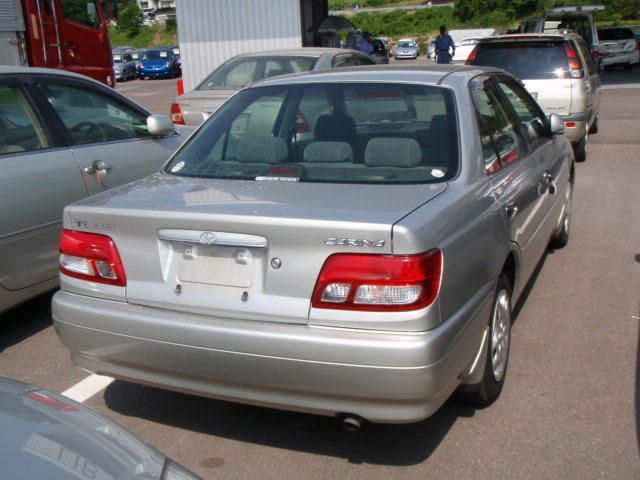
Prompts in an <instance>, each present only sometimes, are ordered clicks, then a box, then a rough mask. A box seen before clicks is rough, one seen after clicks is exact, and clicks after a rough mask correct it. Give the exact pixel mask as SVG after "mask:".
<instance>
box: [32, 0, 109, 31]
mask: <svg viewBox="0 0 640 480" xmlns="http://www.w3.org/2000/svg"><path fill="white" fill-rule="evenodd" d="M44 3H45V4H46V3H47V2H44ZM61 3H62V13H64V16H65V17H66V18H67V19H69V20H71V21H72V22H75V23H79V24H81V25H85V26H87V27H91V28H98V27H100V17H99V16H98V7H96V2H95V1H94V0H61Z"/></svg>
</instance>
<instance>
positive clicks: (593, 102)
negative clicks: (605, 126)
mask: <svg viewBox="0 0 640 480" xmlns="http://www.w3.org/2000/svg"><path fill="white" fill-rule="evenodd" d="M576 45H577V46H578V51H579V52H580V56H581V57H582V60H581V62H582V65H583V67H582V70H583V71H584V78H585V93H586V100H587V113H588V114H589V125H591V124H592V123H593V122H594V121H595V118H596V115H598V112H599V110H600V101H601V97H602V83H601V81H600V74H598V70H597V68H596V65H595V63H594V61H593V58H592V57H591V55H590V53H589V48H588V47H587V44H586V43H585V41H584V40H582V39H581V38H579V39H577V40H576Z"/></svg>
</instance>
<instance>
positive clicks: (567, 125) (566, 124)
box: [564, 122, 576, 128]
mask: <svg viewBox="0 0 640 480" xmlns="http://www.w3.org/2000/svg"><path fill="white" fill-rule="evenodd" d="M564 126H565V127H567V128H573V127H575V126H576V122H566V123H565V124H564Z"/></svg>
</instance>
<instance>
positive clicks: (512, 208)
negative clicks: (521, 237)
mask: <svg viewBox="0 0 640 480" xmlns="http://www.w3.org/2000/svg"><path fill="white" fill-rule="evenodd" d="M504 211H505V213H506V214H507V219H509V220H513V219H514V218H516V215H517V214H518V205H517V204H516V202H514V201H511V202H509V203H507V204H506V205H505V207H504Z"/></svg>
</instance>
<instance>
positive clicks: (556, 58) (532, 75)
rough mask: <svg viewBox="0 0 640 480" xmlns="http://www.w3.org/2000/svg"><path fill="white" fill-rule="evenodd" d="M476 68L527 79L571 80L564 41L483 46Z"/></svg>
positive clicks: (489, 44)
mask: <svg viewBox="0 0 640 480" xmlns="http://www.w3.org/2000/svg"><path fill="white" fill-rule="evenodd" d="M476 49H477V50H476V56H475V58H473V60H472V61H471V62H470V63H471V64H472V65H484V66H489V67H497V68H502V69H503V70H506V71H507V72H509V73H511V74H512V75H514V76H516V77H517V78H521V79H527V80H541V79H555V78H568V75H569V70H568V63H567V57H566V54H565V51H564V45H563V43H562V42H546V41H542V42H526V43H525V42H518V43H504V42H496V43H479V44H478V46H477V47H476Z"/></svg>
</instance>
